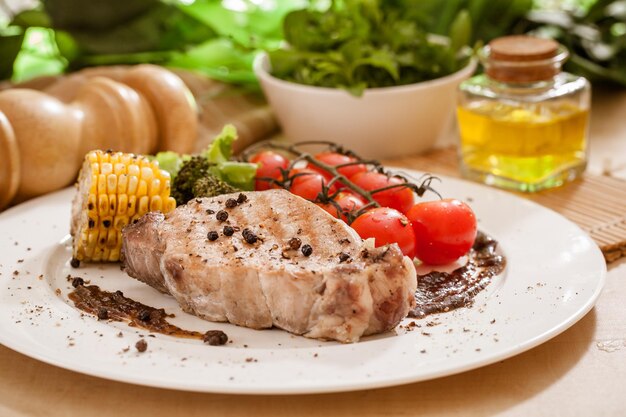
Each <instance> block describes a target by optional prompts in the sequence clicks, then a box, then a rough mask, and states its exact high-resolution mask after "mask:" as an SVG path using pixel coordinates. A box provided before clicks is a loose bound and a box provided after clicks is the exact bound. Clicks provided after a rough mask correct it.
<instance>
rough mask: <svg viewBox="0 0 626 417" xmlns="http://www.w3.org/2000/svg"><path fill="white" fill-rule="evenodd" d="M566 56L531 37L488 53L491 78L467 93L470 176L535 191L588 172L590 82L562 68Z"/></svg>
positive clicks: (464, 156)
mask: <svg viewBox="0 0 626 417" xmlns="http://www.w3.org/2000/svg"><path fill="white" fill-rule="evenodd" d="M503 41H506V42H504V43H503ZM566 56H567V51H566V50H565V49H564V48H563V47H560V46H559V45H558V44H557V43H556V42H553V41H548V40H544V39H537V38H531V37H527V36H512V37H505V38H500V39H496V40H495V41H492V42H491V43H490V44H489V46H487V47H486V48H485V50H483V52H482V56H481V59H483V63H484V65H485V70H486V71H485V74H483V75H479V76H476V77H473V78H472V79H470V80H468V81H466V82H465V83H463V84H462V85H461V86H460V88H459V106H458V109H457V116H458V122H459V131H460V132H459V133H460V138H461V141H460V147H459V156H460V160H461V170H462V172H463V174H464V175H465V176H466V177H468V178H470V179H474V180H479V181H482V182H485V183H487V184H490V185H495V186H499V187H503V188H509V189H514V190H518V191H530V192H534V191H538V190H541V189H545V188H550V187H555V186H559V185H561V184H563V183H564V182H566V181H568V180H572V179H574V178H576V177H578V176H579V175H580V174H581V173H582V172H583V171H584V169H585V167H586V163H587V131H588V119H589V96H590V91H589V83H588V82H587V81H586V80H585V79H584V78H582V77H577V76H573V75H571V74H567V73H563V72H561V71H560V66H561V64H562V62H563V61H564V59H565V58H566Z"/></svg>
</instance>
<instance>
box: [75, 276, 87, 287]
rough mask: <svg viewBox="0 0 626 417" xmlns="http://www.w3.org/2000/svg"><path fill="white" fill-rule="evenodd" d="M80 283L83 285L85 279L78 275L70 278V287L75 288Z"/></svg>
mask: <svg viewBox="0 0 626 417" xmlns="http://www.w3.org/2000/svg"><path fill="white" fill-rule="evenodd" d="M81 285H85V280H83V279H82V278H80V277H76V278H74V279H73V280H72V287H74V288H77V287H79V286H81Z"/></svg>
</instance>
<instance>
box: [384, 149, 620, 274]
mask: <svg viewBox="0 0 626 417" xmlns="http://www.w3.org/2000/svg"><path fill="white" fill-rule="evenodd" d="M386 163H387V164H389V165H394V166H403V167H406V168H413V169H417V170H420V171H426V172H430V173H433V174H443V175H448V176H452V177H459V176H460V172H459V169H458V161H457V155H456V150H455V149H454V148H445V149H440V150H435V151H431V152H428V153H426V154H423V155H419V156H412V157H406V158H402V159H394V160H390V161H386ZM515 194H517V195H519V196H521V197H524V198H528V199H530V200H533V201H535V202H537V203H539V204H541V205H543V206H546V207H548V208H550V209H552V210H554V211H556V212H557V213H560V214H561V215H563V216H564V217H566V218H568V219H569V220H571V221H573V222H574V223H576V224H577V225H579V226H580V227H581V228H582V229H583V230H584V231H585V232H587V233H589V235H590V236H591V238H592V239H593V240H594V241H595V242H596V243H597V244H598V246H599V247H600V249H601V250H602V253H603V254H604V258H605V259H606V262H607V263H610V262H613V261H616V260H618V259H619V258H621V257H623V256H626V181H625V180H622V179H619V178H612V177H608V176H599V175H592V174H585V175H584V177H583V178H582V179H580V180H577V181H574V182H572V183H570V184H567V185H565V186H563V187H559V188H555V189H551V190H545V191H542V192H539V193H535V194H526V193H515Z"/></svg>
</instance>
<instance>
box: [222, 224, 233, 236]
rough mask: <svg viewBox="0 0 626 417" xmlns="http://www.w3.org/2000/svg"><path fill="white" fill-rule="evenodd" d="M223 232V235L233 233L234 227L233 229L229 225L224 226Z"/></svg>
mask: <svg viewBox="0 0 626 417" xmlns="http://www.w3.org/2000/svg"><path fill="white" fill-rule="evenodd" d="M223 233H224V236H232V235H233V233H235V229H233V228H232V227H231V226H224V230H223Z"/></svg>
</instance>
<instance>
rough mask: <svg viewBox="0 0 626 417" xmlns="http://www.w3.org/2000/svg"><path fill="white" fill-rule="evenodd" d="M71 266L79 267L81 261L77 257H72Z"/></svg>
mask: <svg viewBox="0 0 626 417" xmlns="http://www.w3.org/2000/svg"><path fill="white" fill-rule="evenodd" d="M70 266H71V267H72V268H78V267H79V266H80V261H79V260H78V259H76V258H72V260H71V261H70Z"/></svg>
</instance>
